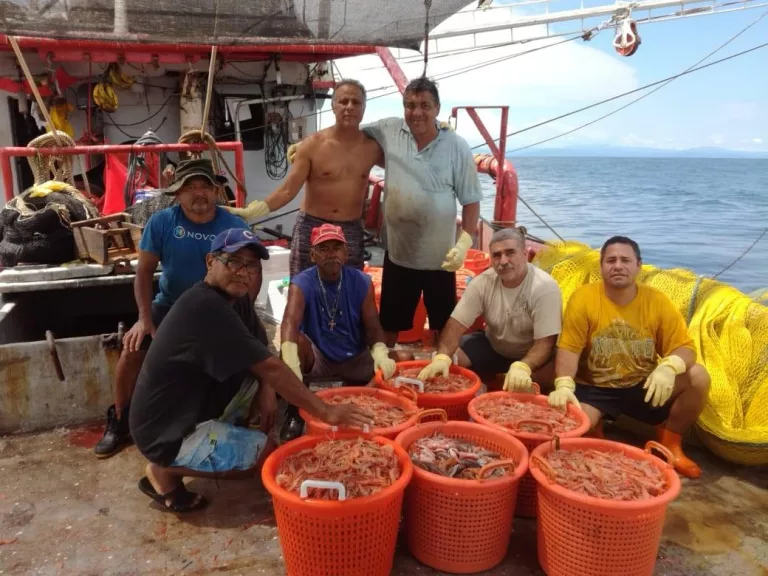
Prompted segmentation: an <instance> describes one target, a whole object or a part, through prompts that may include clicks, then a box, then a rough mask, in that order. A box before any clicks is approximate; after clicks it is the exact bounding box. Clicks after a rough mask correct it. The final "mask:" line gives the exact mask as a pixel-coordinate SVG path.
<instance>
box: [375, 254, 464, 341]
mask: <svg viewBox="0 0 768 576" xmlns="http://www.w3.org/2000/svg"><path fill="white" fill-rule="evenodd" d="M422 292H423V293H424V306H425V307H426V308H427V315H428V316H429V327H430V329H432V330H442V329H443V327H444V326H445V323H446V322H448V319H449V318H450V317H451V314H452V313H453V309H454V307H455V306H456V273H455V272H446V271H445V270H415V269H413V268H406V267H405V266H400V265H398V264H395V263H394V262H392V260H390V259H389V254H386V253H385V254H384V270H383V272H382V278H381V308H380V311H379V316H380V318H381V327H382V328H384V331H385V332H402V331H405V330H410V329H411V328H412V327H413V315H414V313H415V312H416V308H417V307H418V305H419V299H420V298H421V295H422Z"/></svg>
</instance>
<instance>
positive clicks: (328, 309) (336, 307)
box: [317, 270, 344, 331]
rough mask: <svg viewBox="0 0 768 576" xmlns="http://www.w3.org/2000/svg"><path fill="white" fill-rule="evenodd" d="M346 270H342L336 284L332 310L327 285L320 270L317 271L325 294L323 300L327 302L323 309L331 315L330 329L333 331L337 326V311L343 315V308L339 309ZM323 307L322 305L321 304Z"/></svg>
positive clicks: (321, 288) (321, 290) (318, 279)
mask: <svg viewBox="0 0 768 576" xmlns="http://www.w3.org/2000/svg"><path fill="white" fill-rule="evenodd" d="M343 274H344V272H343V271H342V273H341V275H340V276H339V283H338V285H337V286H336V290H337V292H336V302H334V304H333V310H331V307H330V306H329V305H328V295H327V294H326V292H325V286H323V280H322V278H320V271H319V270H318V271H317V281H318V283H319V284H320V292H321V294H322V295H323V302H324V303H325V309H324V310H323V311H324V312H325V313H326V314H327V315H328V317H329V321H328V329H329V330H331V331H333V329H334V328H335V327H336V313H337V312H338V314H339V316H341V310H339V300H340V299H341V281H342V278H343ZM321 309H322V306H321Z"/></svg>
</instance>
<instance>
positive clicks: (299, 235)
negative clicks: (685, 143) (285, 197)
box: [290, 212, 365, 278]
mask: <svg viewBox="0 0 768 576" xmlns="http://www.w3.org/2000/svg"><path fill="white" fill-rule="evenodd" d="M323 224H334V225H335V226H341V229H342V230H343V231H344V236H345V237H346V239H347V250H348V251H349V260H348V261H347V266H352V267H353V268H359V269H360V270H362V269H363V266H364V264H365V262H364V260H363V254H364V252H365V237H364V235H363V232H364V230H363V223H362V221H361V220H348V221H346V222H337V221H334V220H324V219H322V218H315V217H314V216H310V215H309V214H306V213H304V212H299V215H298V217H297V218H296V224H295V225H294V227H293V236H292V238H291V258H290V273H291V278H293V277H294V276H295V275H296V274H298V273H299V272H301V271H302V270H306V269H307V268H311V267H312V265H313V264H312V259H311V258H310V256H309V249H310V248H311V247H312V245H311V243H310V238H311V236H312V229H313V228H316V227H318V226H322V225H323Z"/></svg>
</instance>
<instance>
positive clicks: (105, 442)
mask: <svg viewBox="0 0 768 576" xmlns="http://www.w3.org/2000/svg"><path fill="white" fill-rule="evenodd" d="M130 439H131V434H130V431H129V429H128V407H127V406H126V407H125V408H124V409H123V413H122V414H121V415H120V418H119V419H118V418H117V412H116V411H115V405H114V404H112V406H110V407H109V408H108V409H107V427H106V428H105V429H104V436H102V437H101V440H99V442H98V443H97V444H96V446H95V447H94V448H93V451H94V453H95V454H96V456H97V457H99V458H109V457H110V456H113V455H115V454H117V452H118V451H119V450H120V448H122V447H123V446H124V445H125V443H126V442H129V441H130Z"/></svg>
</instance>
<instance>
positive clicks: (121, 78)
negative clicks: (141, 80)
mask: <svg viewBox="0 0 768 576" xmlns="http://www.w3.org/2000/svg"><path fill="white" fill-rule="evenodd" d="M107 73H108V75H109V81H110V82H111V83H112V85H113V86H116V87H118V88H120V89H122V90H127V89H128V88H130V87H131V86H133V83H134V82H135V81H136V80H135V79H134V77H133V76H128V75H127V74H125V73H124V72H123V70H122V68H121V67H120V65H119V64H110V65H109V67H108V68H107Z"/></svg>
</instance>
